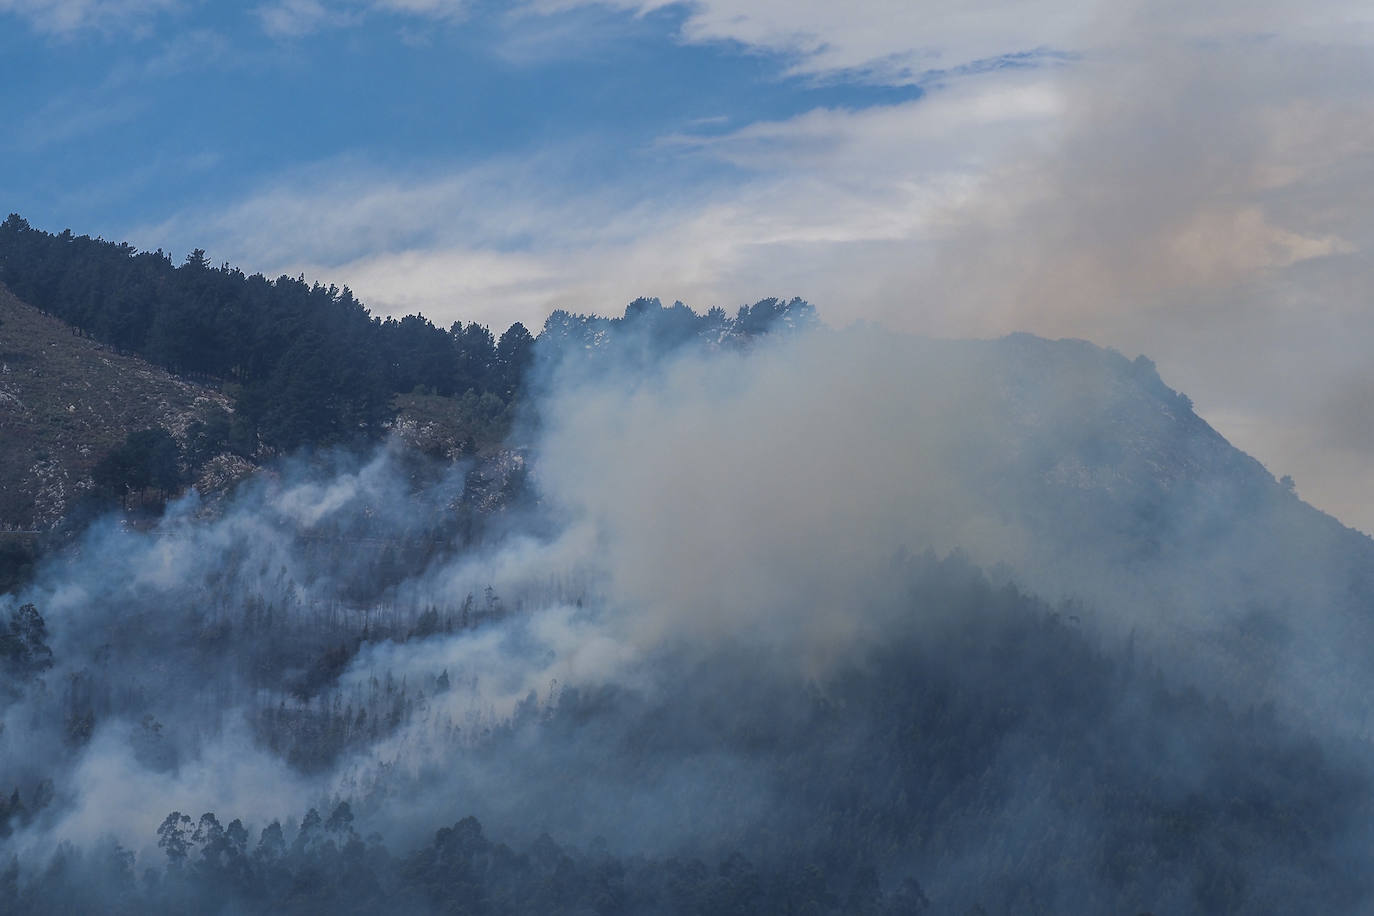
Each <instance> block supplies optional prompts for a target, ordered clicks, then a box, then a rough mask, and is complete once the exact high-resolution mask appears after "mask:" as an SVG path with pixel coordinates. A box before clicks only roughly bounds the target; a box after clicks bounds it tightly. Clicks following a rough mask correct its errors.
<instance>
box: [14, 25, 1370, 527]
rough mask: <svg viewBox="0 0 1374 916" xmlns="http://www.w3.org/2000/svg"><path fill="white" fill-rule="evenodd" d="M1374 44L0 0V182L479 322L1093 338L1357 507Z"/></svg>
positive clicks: (31, 205)
mask: <svg viewBox="0 0 1374 916" xmlns="http://www.w3.org/2000/svg"><path fill="white" fill-rule="evenodd" d="M1372 51H1374V6H1370V5H1369V4H1367V3H1360V2H1334V0H1310V2H1304V3H1298V2H1295V0H1287V2H1277V0H1217V2H1212V3H1206V4H1197V3H1182V2H1172V0H1159V2H1149V3H1139V2H1122V0H1114V2H1091V0H1020V2H1015V3H1011V2H995V0H962V2H954V0H927V2H918V0H862V2H857V0H856V2H849V3H845V4H838V3H834V2H833V0H786V2H784V0H749V2H746V0H696V2H690V3H681V2H664V0H605V2H586V0H513V2H507V3H501V4H496V3H486V2H481V0H266V2H263V3H260V4H256V5H255V4H253V3H251V2H250V3H248V4H242V5H240V4H219V3H210V2H205V0H0V86H3V87H5V88H4V90H3V91H2V92H0V123H2V124H3V125H4V129H3V131H0V208H3V209H4V210H5V211H6V212H10V211H13V212H18V213H20V214H21V215H23V216H24V217H25V218H27V219H28V220H29V221H30V222H31V223H32V224H33V225H35V226H37V227H40V228H44V229H48V230H52V231H60V230H61V229H64V228H71V229H72V230H73V231H74V232H76V233H78V234H89V235H93V236H95V235H100V236H103V237H105V238H107V239H116V240H122V241H129V242H131V243H133V244H135V245H137V246H139V247H141V248H146V249H155V248H162V249H164V250H167V251H169V252H172V253H173V254H174V255H175V256H177V257H180V256H182V255H184V253H186V252H189V251H190V250H191V249H192V248H196V247H199V248H205V249H206V250H207V251H208V252H209V256H210V258H211V259H212V260H213V261H214V262H216V263H219V262H229V263H233V264H235V265H237V266H239V267H241V268H243V269H244V270H246V271H248V272H250V273H252V272H262V273H265V274H267V275H269V276H277V275H280V274H290V275H292V276H295V275H298V274H304V275H306V276H307V278H310V279H319V280H321V281H322V282H325V283H336V284H338V285H340V286H342V285H348V286H349V287H351V288H352V289H353V290H354V292H355V293H357V295H358V296H359V297H360V298H361V299H362V300H363V301H364V302H365V303H366V304H367V305H368V306H369V308H371V309H372V311H373V312H374V313H375V314H382V315H386V314H394V315H403V314H409V313H413V312H420V313H422V314H424V315H425V316H426V317H428V318H430V319H431V320H433V321H435V322H436V323H437V324H440V325H443V326H447V325H448V324H449V323H451V322H453V321H455V320H460V321H464V322H467V321H478V322H481V323H483V324H488V325H490V326H492V327H493V328H494V329H496V330H497V332H498V333H499V331H500V330H501V329H503V328H504V327H505V326H507V325H508V324H509V323H510V322H512V321H516V320H519V321H522V322H524V323H525V324H527V325H528V326H529V327H531V329H533V330H537V329H538V328H539V327H540V326H542V323H543V320H544V317H545V316H546V315H547V314H548V312H549V311H551V310H552V309H554V308H567V309H570V310H574V311H595V312H600V313H618V312H619V311H620V310H621V309H623V307H624V304H625V303H627V302H628V301H630V300H631V299H633V298H635V297H637V296H641V295H649V296H658V297H660V298H662V299H663V300H664V301H665V302H671V301H673V300H676V299H680V300H682V301H684V302H687V303H688V304H689V305H692V306H693V307H694V308H697V309H698V310H703V311H704V310H705V309H706V308H709V307H711V306H714V305H722V306H724V307H726V308H727V309H731V310H733V309H734V308H735V307H736V306H738V305H740V304H742V303H746V302H752V301H755V300H757V299H760V298H763V297H766V296H784V297H791V296H794V295H796V296H802V297H803V298H806V299H808V300H809V301H811V302H812V303H814V304H815V305H816V306H817V308H818V309H819V311H820V314H821V316H822V317H823V319H825V320H826V321H827V322H828V323H830V324H831V325H834V326H837V327H842V326H846V325H849V324H852V323H854V322H873V323H877V324H880V325H883V326H885V327H890V328H892V329H894V330H899V331H907V332H914V333H920V334H928V335H935V336H956V337H988V336H998V335H1001V334H1005V333H1009V332H1011V331H1018V330H1023V331H1030V332H1033V333H1037V334H1041V335H1044V336H1048V337H1081V338H1086V339H1088V340H1092V341H1093V342H1095V343H1098V344H1101V345H1104V346H1111V347H1115V348H1117V349H1119V350H1121V351H1122V352H1123V353H1125V354H1126V355H1127V356H1130V357H1134V356H1135V355H1137V354H1140V353H1144V354H1146V355H1148V356H1149V357H1151V358H1152V359H1154V360H1155V362H1156V363H1157V365H1158V367H1159V369H1160V372H1161V375H1162V376H1163V378H1164V379H1165V381H1166V382H1167V383H1169V384H1170V385H1171V386H1173V387H1175V388H1178V389H1180V390H1182V391H1184V392H1186V393H1187V394H1188V395H1189V396H1190V397H1191V398H1192V399H1193V402H1194V404H1195V406H1196V409H1197V410H1198V412H1199V413H1200V414H1201V415H1202V416H1203V417H1204V418H1205V419H1207V420H1208V421H1209V422H1211V423H1212V424H1213V425H1214V426H1215V427H1217V429H1218V430H1220V431H1221V432H1222V433H1223V434H1224V435H1226V436H1227V437H1228V438H1229V439H1230V440H1231V441H1232V442H1233V443H1235V444H1236V445H1238V446H1239V447H1241V448H1243V449H1245V450H1246V451H1248V452H1250V453H1251V454H1253V455H1254V456H1255V457H1257V458H1259V459H1260V460H1261V461H1262V462H1264V464H1265V465H1266V467H1268V468H1269V470H1270V471H1271V472H1273V473H1274V474H1275V475H1276V476H1281V475H1285V474H1288V475H1291V476H1292V477H1293V478H1294V479H1295V482H1296V485H1297V489H1298V492H1299V494H1300V495H1302V496H1303V497H1304V498H1305V499H1307V500H1308V501H1310V502H1312V503H1313V504H1315V505H1317V506H1318V507H1320V508H1323V509H1325V510H1327V511H1329V512H1331V513H1333V514H1335V515H1336V516H1337V517H1338V518H1340V519H1341V520H1342V521H1344V522H1346V523H1347V524H1350V525H1353V526H1355V527H1358V528H1360V529H1361V530H1364V531H1366V532H1370V531H1374V360H1371V359H1370V357H1369V355H1368V351H1369V348H1370V345H1371V343H1374V296H1372V294H1371V290H1374V263H1371V260H1370V255H1369V252H1370V249H1371V245H1374V216H1371V214H1374V53H1371V52H1372Z"/></svg>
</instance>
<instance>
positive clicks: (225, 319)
mask: <svg viewBox="0 0 1374 916" xmlns="http://www.w3.org/2000/svg"><path fill="white" fill-rule="evenodd" d="M0 282H4V283H5V284H6V285H8V286H9V287H10V289H11V290H12V291H13V292H14V293H15V294H16V295H17V296H19V297H20V298H21V299H24V300H25V301H27V302H29V303H31V304H32V305H35V306H37V307H38V308H40V309H43V310H44V311H46V312H48V313H50V314H53V315H56V316H57V317H59V318H61V319H63V320H64V321H66V322H68V323H70V324H72V325H75V326H76V327H77V328H80V329H81V330H82V331H83V332H85V333H87V334H89V335H91V336H93V337H95V338H96V339H98V340H101V341H103V342H105V343H107V344H110V345H111V346H114V347H116V348H117V349H120V350H125V351H132V352H135V353H138V354H140V355H142V356H144V357H146V358H147V359H149V360H151V361H152V362H154V363H157V364H159V365H162V366H165V367H166V368H168V369H169V370H171V371H172V372H175V373H179V374H183V375H188V376H192V377H195V378H201V379H206V380H217V381H219V382H221V383H222V384H224V385H225V386H226V388H227V387H228V386H230V385H233V386H236V387H235V389H234V390H235V391H236V392H237V394H238V397H237V401H238V404H237V407H238V410H237V413H236V415H235V417H234V419H233V421H232V425H233V429H232V430H231V433H230V435H229V436H228V437H227V438H226V437H225V436H224V435H223V431H222V430H216V431H214V432H213V434H212V435H213V436H214V437H218V439H219V440H220V441H227V442H228V443H229V444H230V445H231V447H232V448H233V449H234V450H235V451H238V452H240V453H243V454H248V455H253V454H256V453H257V452H258V451H259V448H260V446H266V447H267V448H268V449H270V450H286V449H293V448H297V447H299V446H302V445H312V446H322V445H333V444H351V443H355V442H365V441H370V440H374V439H376V438H377V437H378V436H380V435H381V433H382V431H383V429H384V426H385V424H386V422H387V421H388V420H390V419H391V416H392V412H391V399H392V397H393V396H394V395H396V394H398V393H401V392H408V391H411V390H413V389H415V388H416V386H418V385H424V386H425V387H426V388H427V389H429V390H431V391H433V392H435V393H437V394H439V395H444V396H451V395H460V394H462V393H464V392H466V391H468V390H473V391H476V392H477V394H478V395H479V396H480V395H483V394H488V393H490V394H492V395H494V396H496V397H498V398H499V399H500V400H501V401H502V402H503V403H505V402H508V401H509V400H510V399H511V398H512V397H513V396H514V394H515V392H516V391H517V390H518V389H519V387H520V376H521V373H522V372H523V371H524V370H525V369H526V368H527V367H528V366H529V364H530V346H531V343H532V339H531V338H530V337H529V334H528V332H527V331H525V329H524V328H523V327H520V326H518V325H516V326H513V327H512V328H511V329H510V330H509V331H507V332H506V333H505V334H503V335H502V340H503V341H505V344H504V349H500V350H499V352H498V346H497V343H496V341H495V339H494V338H493V337H492V335H491V332H490V331H488V330H487V329H486V328H483V327H480V326H478V325H475V324H469V325H467V326H462V325H460V324H455V325H454V326H453V327H452V328H451V329H450V330H449V331H443V330H441V329H439V328H436V327H435V326H434V325H433V324H431V323H430V322H429V321H427V320H426V319H424V318H423V317H421V316H418V315H411V316H407V317H406V318H403V319H401V320H399V321H397V320H395V319H390V318H389V319H387V320H385V321H382V320H380V319H377V318H373V317H372V316H370V315H369V314H368V312H367V309H365V308H364V307H363V305H362V303H360V302H358V301H357V300H356V299H355V298H354V297H353V294H352V292H350V291H349V290H348V289H347V288H346V287H345V288H344V289H342V290H341V289H339V288H337V287H335V286H328V287H326V286H322V285H320V284H318V283H315V284H307V283H306V282H305V280H304V279H303V278H296V279H293V278H291V277H286V276H283V277H279V278H277V279H276V280H269V279H267V278H266V277H264V276H262V275H261V274H254V275H252V276H247V275H245V274H244V273H243V272H242V271H240V270H238V269H236V268H233V267H230V266H229V265H223V266H221V267H212V266H211V264H210V261H209V259H208V258H207V256H206V254H205V252H204V251H203V250H201V249H196V250H195V251H193V252H191V254H190V255H188V256H187V258H186V260H185V262H184V263H183V264H182V265H181V266H179V267H177V266H174V265H173V264H172V260H171V258H170V257H169V256H168V255H166V254H165V253H163V252H162V251H160V250H159V251H156V252H140V251H138V250H136V249H134V248H133V247H131V246H129V245H127V244H116V243H113V242H106V241H104V240H101V239H91V238H89V237H86V236H73V235H72V233H71V232H70V231H67V232H63V233H60V234H57V235H53V234H50V233H47V232H43V231H40V230H36V229H33V228H32V227H31V226H30V225H29V224H28V222H26V221H25V220H24V219H23V218H21V217H19V216H18V215H14V214H12V215H11V216H10V218H9V219H7V220H6V221H5V222H4V223H3V224H0ZM192 463H194V458H192ZM107 470H108V471H110V472H111V473H110V474H109V475H107V478H106V479H107V480H108V481H112V482H115V483H116V489H117V488H118V479H119V477H120V475H119V474H117V473H114V471H115V470H116V469H114V468H109V469H107Z"/></svg>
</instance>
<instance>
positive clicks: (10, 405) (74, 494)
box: [0, 286, 233, 530]
mask: <svg viewBox="0 0 1374 916" xmlns="http://www.w3.org/2000/svg"><path fill="white" fill-rule="evenodd" d="M232 407H233V405H232V403H231V402H230V400H229V398H227V397H225V396H224V395H223V394H221V393H220V392H219V391H217V390H216V389H214V388H210V387H205V386H202V385H197V384H194V383H192V382H188V381H185V380H183V379H179V378H176V377H174V376H173V375H171V374H170V373H168V372H167V371H166V370H164V369H160V368H158V367H156V366H153V365H151V364H150V363H148V362H147V361H145V360H143V359H141V358H139V357H137V356H132V355H128V354H121V353H117V352H115V351H114V350H113V349H112V348H111V347H109V346H106V345H104V344H101V343H99V342H97V341H95V340H92V339H90V338H88V337H85V336H83V335H81V334H80V333H79V332H78V331H77V330H76V329H74V328H72V327H71V326H70V325H68V324H66V323H64V322H62V321H60V320H58V319H57V318H54V317H52V316H49V315H45V314H43V313H42V312H40V311H39V310H38V309H36V308H34V307H33V306H30V305H27V304H25V303H23V302H21V301H19V300H18V299H17V298H15V296H14V295H13V294H12V293H11V292H10V291H9V290H8V289H6V288H4V287H3V286H0V528H5V529H21V530H42V529H47V528H50V527H51V526H52V525H54V524H56V523H57V522H58V521H59V520H61V519H62V517H63V516H64V515H65V514H66V513H67V511H68V510H69V509H70V508H71V507H72V506H73V505H74V504H75V503H76V502H77V501H79V500H80V499H82V497H83V496H85V495H87V494H89V493H90V492H91V490H92V488H93V482H92V470H93V469H94V468H95V466H96V465H97V463H98V462H99V461H100V460H101V459H102V458H104V457H105V456H106V455H107V454H109V453H110V452H111V451H112V450H114V449H116V448H117V447H118V446H120V445H121V444H122V443H123V442H124V441H125V439H126V437H127V436H128V434H129V433H131V432H134V431H137V430H143V429H150V428H157V427H161V428H164V429H166V430H168V431H169V432H170V433H171V434H172V435H173V437H175V438H176V439H177V440H178V442H179V443H180V444H182V445H183V446H184V445H186V444H188V443H187V435H188V428H189V427H190V426H191V424H192V423H193V422H195V421H197V420H200V421H201V422H205V421H207V420H209V419H211V418H212V416H214V415H216V414H226V413H228V412H230V411H231V410H232Z"/></svg>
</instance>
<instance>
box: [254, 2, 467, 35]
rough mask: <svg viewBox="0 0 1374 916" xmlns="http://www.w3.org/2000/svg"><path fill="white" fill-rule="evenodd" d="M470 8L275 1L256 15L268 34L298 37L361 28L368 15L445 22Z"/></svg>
mask: <svg viewBox="0 0 1374 916" xmlns="http://www.w3.org/2000/svg"><path fill="white" fill-rule="evenodd" d="M467 7H468V3H467V0H274V2H271V3H267V4H264V5H263V6H260V7H258V8H257V9H256V10H255V11H254V12H255V13H256V14H257V16H258V19H259V21H261V23H262V28H263V31H265V32H266V33H267V34H268V35H271V36H273V37H275V38H296V37H299V36H302V35H308V34H310V33H312V32H317V31H319V30H321V29H327V28H340V27H345V26H354V25H358V24H360V23H362V22H363V21H364V19H365V18H366V17H367V16H368V15H369V14H375V13H398V14H402V15H408V16H415V17H419V18H422V19H428V20H445V19H456V18H459V17H461V16H462V15H464V14H465V13H466V11H467Z"/></svg>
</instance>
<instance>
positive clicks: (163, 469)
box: [91, 427, 182, 502]
mask: <svg viewBox="0 0 1374 916" xmlns="http://www.w3.org/2000/svg"><path fill="white" fill-rule="evenodd" d="M180 463H181V448H180V446H178V445H177V442H176V440H175V439H174V438H172V434H171V433H169V432H168V431H167V430H165V429H163V428H161V427H155V428H153V429H142V430H138V431H136V432H132V433H130V434H129V435H128V437H127V438H126V439H125V440H124V444H122V445H120V446H119V447H118V448H116V449H114V450H113V451H111V452H110V453H109V454H107V455H106V456H105V457H104V458H102V459H100V461H99V462H97V463H96V466H95V467H94V468H93V469H92V471H91V477H92V478H93V479H94V481H95V485H96V488H97V489H98V490H100V491H101V492H102V493H106V494H108V495H111V496H117V497H119V499H120V501H121V502H124V501H125V500H127V498H128V497H129V495H130V494H133V493H142V492H143V491H144V490H148V489H154V490H157V491H158V492H160V493H161V494H163V495H164V496H165V495H166V494H169V493H172V492H174V491H175V490H176V489H177V488H178V487H179V486H180V485H181V481H182V473H181V467H180Z"/></svg>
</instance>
